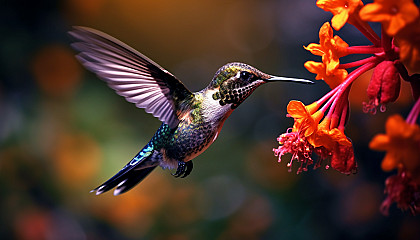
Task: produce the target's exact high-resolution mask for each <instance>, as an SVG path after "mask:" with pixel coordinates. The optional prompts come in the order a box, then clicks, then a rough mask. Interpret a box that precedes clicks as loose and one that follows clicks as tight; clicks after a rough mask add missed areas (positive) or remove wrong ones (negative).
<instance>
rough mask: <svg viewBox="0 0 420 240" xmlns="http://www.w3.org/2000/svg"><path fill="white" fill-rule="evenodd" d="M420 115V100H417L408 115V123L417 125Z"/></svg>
mask: <svg viewBox="0 0 420 240" xmlns="http://www.w3.org/2000/svg"><path fill="white" fill-rule="evenodd" d="M419 114H420V98H418V99H417V101H416V103H415V104H414V106H413V108H412V109H411V111H410V113H409V114H408V117H407V119H406V122H407V123H408V124H416V122H417V118H418V116H419Z"/></svg>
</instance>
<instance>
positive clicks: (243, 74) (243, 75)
mask: <svg viewBox="0 0 420 240" xmlns="http://www.w3.org/2000/svg"><path fill="white" fill-rule="evenodd" d="M251 78H252V73H250V72H247V71H242V72H241V79H242V80H244V81H248V80H249V79H251Z"/></svg>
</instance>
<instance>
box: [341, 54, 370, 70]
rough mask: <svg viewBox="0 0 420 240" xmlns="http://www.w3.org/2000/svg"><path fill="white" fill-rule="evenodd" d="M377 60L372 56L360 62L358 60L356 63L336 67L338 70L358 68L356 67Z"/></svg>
mask: <svg viewBox="0 0 420 240" xmlns="http://www.w3.org/2000/svg"><path fill="white" fill-rule="evenodd" d="M377 58H378V57H377V56H372V57H368V58H365V59H361V60H358V61H355V62H350V63H343V64H340V65H338V68H341V69H347V68H353V67H358V66H360V65H363V64H366V63H368V62H373V61H374V60H375V59H377Z"/></svg>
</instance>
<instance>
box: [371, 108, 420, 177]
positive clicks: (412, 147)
mask: <svg viewBox="0 0 420 240" xmlns="http://www.w3.org/2000/svg"><path fill="white" fill-rule="evenodd" d="M385 131H386V134H378V135H376V136H375V137H374V138H373V139H372V141H371V142H370V144H369V147H370V148H371V149H373V150H379V151H386V152H387V153H386V155H385V158H384V159H383V161H382V165H381V166H382V169H383V170H384V171H391V170H392V169H394V168H400V169H402V168H404V169H407V171H408V172H410V173H411V174H419V171H420V154H419V148H420V127H419V126H418V125H417V124H408V123H407V122H406V121H405V120H404V119H403V118H402V117H401V116H400V115H393V116H391V117H389V118H388V120H387V122H386V125H385ZM412 177H415V176H412ZM417 177H420V176H419V175H417Z"/></svg>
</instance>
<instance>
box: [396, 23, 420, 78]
mask: <svg viewBox="0 0 420 240" xmlns="http://www.w3.org/2000/svg"><path fill="white" fill-rule="evenodd" d="M395 40H396V44H397V45H398V47H399V48H400V59H401V61H402V62H403V63H404V65H405V66H406V67H407V68H408V69H409V70H410V71H412V72H420V17H418V18H417V20H416V21H414V22H412V23H411V24H408V25H407V26H406V27H404V28H403V29H401V31H399V32H398V33H397V35H396V36H395Z"/></svg>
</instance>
